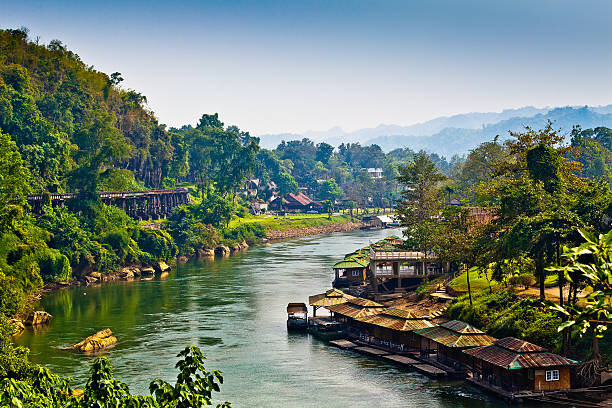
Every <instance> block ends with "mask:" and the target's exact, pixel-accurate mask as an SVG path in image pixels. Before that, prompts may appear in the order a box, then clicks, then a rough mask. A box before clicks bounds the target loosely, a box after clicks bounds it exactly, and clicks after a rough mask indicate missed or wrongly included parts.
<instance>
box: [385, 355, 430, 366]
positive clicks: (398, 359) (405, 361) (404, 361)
mask: <svg viewBox="0 0 612 408" xmlns="http://www.w3.org/2000/svg"><path fill="white" fill-rule="evenodd" d="M383 358H384V359H385V360H389V361H391V362H392V363H397V364H399V365H403V366H408V367H410V366H412V365H414V364H421V362H419V361H417V360H415V359H412V358H410V357H406V356H398V355H397V354H391V355H388V356H383Z"/></svg>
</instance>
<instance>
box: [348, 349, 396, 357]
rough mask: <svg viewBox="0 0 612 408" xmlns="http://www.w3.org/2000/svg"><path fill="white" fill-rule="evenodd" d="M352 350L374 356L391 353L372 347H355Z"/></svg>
mask: <svg viewBox="0 0 612 408" xmlns="http://www.w3.org/2000/svg"><path fill="white" fill-rule="evenodd" d="M352 350H353V351H356V352H358V353H361V354H367V355H370V356H375V357H382V356H386V355H388V354H391V353H389V352H388V351H384V350H379V349H376V348H372V347H355V348H353V349H352Z"/></svg>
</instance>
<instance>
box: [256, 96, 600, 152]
mask: <svg viewBox="0 0 612 408" xmlns="http://www.w3.org/2000/svg"><path fill="white" fill-rule="evenodd" d="M547 120H551V121H552V122H553V125H554V127H555V128H556V129H561V131H562V132H563V133H564V134H566V135H569V133H570V132H571V130H572V127H573V126H574V125H580V126H582V128H583V129H586V128H592V127H597V126H606V127H612V105H606V106H597V107H590V106H582V107H569V106H568V107H560V108H535V107H532V106H528V107H523V108H519V109H506V110H503V111H502V112H473V113H466V114H459V115H453V116H447V117H440V118H435V119H432V120H429V121H427V122H423V123H417V124H414V125H410V126H398V125H383V124H381V125H378V126H377V127H375V128H365V129H359V130H356V131H354V132H344V131H343V130H342V129H341V128H340V127H334V128H331V129H329V130H326V131H307V132H304V133H302V134H296V133H282V134H266V135H260V136H259V137H260V139H261V142H260V144H261V145H262V146H263V147H266V148H275V147H276V146H277V145H278V144H279V143H280V142H281V141H283V140H284V141H289V140H299V139H302V138H304V137H307V138H309V139H311V140H313V141H315V142H321V141H325V142H327V143H329V144H331V145H333V146H338V145H339V144H341V143H347V142H359V143H361V144H362V145H369V144H377V145H379V146H380V147H381V148H382V149H383V150H384V151H390V150H393V149H396V148H398V147H409V148H411V149H413V150H421V149H423V150H426V151H430V152H436V153H438V154H442V155H445V156H447V157H450V156H452V155H454V154H464V153H467V152H468V151H469V150H470V149H473V148H475V147H476V146H478V145H479V144H480V143H482V142H485V141H487V140H491V139H493V138H494V137H495V136H496V135H499V136H500V139H501V140H505V139H506V138H507V137H508V131H510V130H511V131H518V130H521V129H523V128H524V127H525V126H531V127H532V128H536V129H538V128H541V127H543V126H545V125H546V121H547Z"/></svg>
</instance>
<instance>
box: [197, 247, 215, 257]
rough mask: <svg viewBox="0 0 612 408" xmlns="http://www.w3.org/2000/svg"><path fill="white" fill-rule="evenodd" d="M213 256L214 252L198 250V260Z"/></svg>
mask: <svg viewBox="0 0 612 408" xmlns="http://www.w3.org/2000/svg"><path fill="white" fill-rule="evenodd" d="M213 256H215V250H214V249H210V248H200V249H198V258H210V257H213Z"/></svg>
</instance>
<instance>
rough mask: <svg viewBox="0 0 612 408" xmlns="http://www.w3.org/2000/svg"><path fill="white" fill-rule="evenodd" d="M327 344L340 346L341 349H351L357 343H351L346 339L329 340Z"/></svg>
mask: <svg viewBox="0 0 612 408" xmlns="http://www.w3.org/2000/svg"><path fill="white" fill-rule="evenodd" d="M329 344H331V345H332V346H335V347H338V348H341V349H342V350H351V349H354V348H355V347H357V344H355V343H353V342H352V341H348V340H346V339H340V340H330V341H329Z"/></svg>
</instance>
